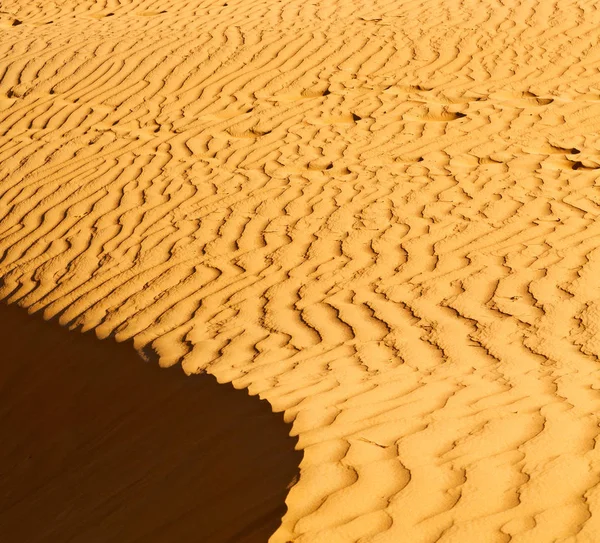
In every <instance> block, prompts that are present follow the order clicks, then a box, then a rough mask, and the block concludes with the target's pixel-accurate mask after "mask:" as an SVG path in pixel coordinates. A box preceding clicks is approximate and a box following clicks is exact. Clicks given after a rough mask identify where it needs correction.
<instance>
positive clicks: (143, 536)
mask: <svg viewBox="0 0 600 543" xmlns="http://www.w3.org/2000/svg"><path fill="white" fill-rule="evenodd" d="M0 325H1V326H0V340H1V342H2V343H1V345H2V354H1V355H0V361H1V364H0V398H1V400H0V443H2V447H1V448H0V534H2V541H7V542H15V543H51V542H57V543H58V542H66V541H69V542H72V543H113V542H114V543H117V542H122V543H125V542H130V543H134V542H146V543H172V542H178V543H198V542H204V541H206V542H209V541H214V542H215V543H231V542H233V541H239V542H242V543H264V542H265V541H267V539H268V538H269V536H270V535H271V534H272V533H273V532H274V531H275V530H276V529H277V527H278V526H279V524H280V522H281V517H282V515H283V514H284V513H285V497H286V494H287V488H288V486H289V484H290V483H291V482H292V480H293V478H294V477H295V476H296V475H297V473H298V463H299V462H300V459H301V457H302V455H301V453H300V451H294V445H295V439H293V438H291V437H289V436H288V433H289V428H288V427H287V425H286V424H284V423H283V421H282V420H281V419H282V415H281V414H273V413H272V411H271V409H270V407H269V404H268V403H267V402H266V401H260V400H259V399H258V398H257V397H251V396H249V395H248V394H246V393H243V391H236V390H235V389H234V388H233V387H232V386H231V385H227V386H225V385H219V384H218V383H217V381H216V380H215V379H214V377H211V376H209V375H206V374H204V375H200V376H194V377H187V376H186V375H185V374H184V373H183V372H182V371H181V368H179V369H178V370H177V369H174V368H172V369H169V370H161V369H160V368H159V367H158V366H156V365H155V364H152V365H150V366H151V367H150V368H148V367H146V368H144V367H142V364H141V362H140V360H139V357H138V356H137V355H136V353H135V351H134V350H133V348H132V346H131V345H125V344H117V343H116V342H113V341H102V342H99V341H98V340H97V339H96V338H95V337H94V336H93V335H91V334H73V333H72V332H69V331H68V330H66V329H65V328H61V327H60V326H58V325H57V324H56V323H52V325H51V324H50V323H46V322H44V320H43V319H42V318H40V317H36V318H32V317H30V316H29V315H27V312H26V311H24V310H23V309H20V308H18V307H17V306H16V305H13V306H6V305H5V304H0Z"/></svg>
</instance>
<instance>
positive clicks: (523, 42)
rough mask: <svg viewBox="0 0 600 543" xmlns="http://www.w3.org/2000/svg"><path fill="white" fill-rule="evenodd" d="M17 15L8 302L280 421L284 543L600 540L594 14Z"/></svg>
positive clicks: (276, 11) (298, 5) (227, 7)
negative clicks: (291, 439) (287, 426)
mask: <svg viewBox="0 0 600 543" xmlns="http://www.w3.org/2000/svg"><path fill="white" fill-rule="evenodd" d="M2 11H3V15H2V25H3V28H2V30H1V32H2V33H1V37H2V39H1V41H0V58H1V59H2V60H1V62H0V74H1V84H0V91H1V93H2V94H1V98H0V108H1V113H0V134H1V136H0V162H1V164H2V166H1V168H2V170H1V171H2V178H1V179H2V181H1V184H0V191H1V196H0V205H1V210H2V211H1V216H2V219H1V221H0V225H1V229H0V248H1V249H2V251H3V258H2V261H1V266H0V274H1V276H2V277H3V279H4V283H3V286H2V288H1V292H0V294H1V295H2V296H4V297H6V298H7V299H8V300H10V301H11V302H18V303H19V304H20V305H23V306H26V307H27V308H29V310H30V311H32V312H33V311H43V312H44V315H45V316H46V317H51V316H55V315H59V316H60V321H61V322H62V323H63V324H65V325H68V326H70V327H77V326H81V327H83V329H86V330H88V329H95V331H96V333H97V334H98V336H100V337H106V336H110V335H113V336H114V337H115V338H116V339H117V340H119V341H123V340H127V339H130V338H133V341H134V342H135V345H136V348H138V349H139V350H140V351H141V352H142V353H144V355H145V356H146V357H147V358H148V359H151V360H157V359H158V360H159V361H160V364H161V365H163V366H169V365H173V364H177V363H181V364H182V365H183V368H184V369H185V371H186V372H188V373H194V372H201V371H208V372H210V373H212V374H214V375H215V376H217V378H218V379H219V381H221V382H223V381H231V382H233V383H234V385H235V386H236V387H238V388H241V387H248V388H249V390H250V392H251V393H253V394H256V393H260V395H261V397H263V398H266V399H268V400H269V402H271V404H272V405H273V407H274V408H275V409H276V410H284V411H285V416H286V420H289V421H293V431H294V433H295V434H297V435H298V436H299V446H300V447H301V448H302V449H303V451H304V459H303V461H302V464H301V477H300V481H299V482H298V484H297V485H296V486H295V487H294V488H293V489H292V490H291V491H290V494H289V496H288V498H287V505H288V508H289V510H288V512H287V514H286V515H285V517H284V519H283V524H282V526H281V527H280V528H279V529H278V531H277V532H276V533H275V534H274V535H273V537H272V538H271V542H272V543H282V542H286V541H293V542H298V543H342V542H343V543H346V542H355V541H357V542H358V541H360V542H363V543H364V542H373V543H382V542H386V543H387V542H390V543H398V542H402V543H404V542H406V543H420V542H423V543H424V542H434V541H438V542H444V543H447V542H458V543H464V542H478V543H479V542H504V541H511V542H513V543H517V542H518V543H524V542H535V543H539V542H551V541H569V542H575V541H576V542H598V541H600V486H598V483H599V481H600V451H599V449H598V445H597V439H598V437H599V435H600V428H599V426H598V424H599V416H598V413H600V392H599V389H600V372H598V370H599V369H600V364H599V363H598V362H599V361H598V356H599V355H600V339H599V338H600V335H599V333H598V332H599V328H600V327H599V324H600V221H598V220H597V218H598V214H599V210H600V193H599V191H598V188H597V187H598V185H597V184H598V178H599V173H600V136H599V130H598V127H599V125H600V72H599V68H598V66H599V64H600V49H599V48H598V42H599V40H600V12H599V11H598V9H597V3H596V2H594V1H593V0H588V1H584V0H580V1H568V0H559V1H541V0H538V1H522V2H518V1H512V0H506V1H504V2H503V1H491V0H468V1H462V2H459V1H457V0H446V1H433V0H432V1H422V0H419V1H402V0H395V1H389V2H384V1H377V0H373V1H369V2H358V1H356V2H352V1H344V2H342V1H334V0H318V1H310V0H285V1H275V0H227V1H226V2H224V1H223V0H220V1H219V2H216V1H214V2H213V1H201V0H153V1H129V0H118V1H117V0H114V1H113V0H110V1H107V2H105V3H104V2H100V1H95V2H91V1H88V2H85V1H80V0H55V1H46V0H44V1H43V2H42V1H41V0H39V1H36V0H12V1H7V0H2ZM17 22H19V23H20V24H17ZM15 24H16V26H15Z"/></svg>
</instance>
